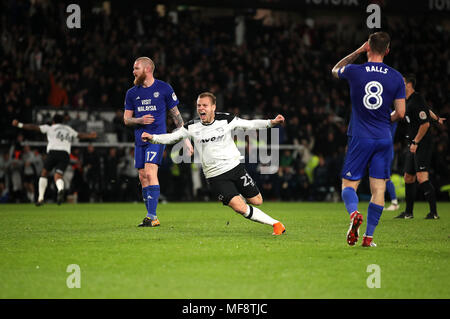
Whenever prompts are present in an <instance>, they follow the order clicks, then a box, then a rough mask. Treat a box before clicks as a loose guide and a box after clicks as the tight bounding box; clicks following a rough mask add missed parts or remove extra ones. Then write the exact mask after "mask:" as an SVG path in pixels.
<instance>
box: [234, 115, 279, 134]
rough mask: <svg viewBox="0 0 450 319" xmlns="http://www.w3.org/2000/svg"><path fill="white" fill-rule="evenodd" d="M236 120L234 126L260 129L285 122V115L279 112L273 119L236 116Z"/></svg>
mask: <svg viewBox="0 0 450 319" xmlns="http://www.w3.org/2000/svg"><path fill="white" fill-rule="evenodd" d="M233 121H234V128H242V129H246V130H248V129H260V128H269V127H274V126H275V125H278V124H281V123H283V122H284V117H283V115H280V114H278V115H277V117H275V118H274V119H273V120H244V119H241V118H236V119H234V120H233Z"/></svg>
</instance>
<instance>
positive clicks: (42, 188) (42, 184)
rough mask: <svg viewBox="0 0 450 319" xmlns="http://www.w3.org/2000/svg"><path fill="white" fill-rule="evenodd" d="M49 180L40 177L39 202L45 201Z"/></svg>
mask: <svg viewBox="0 0 450 319" xmlns="http://www.w3.org/2000/svg"><path fill="white" fill-rule="evenodd" d="M47 184H48V179H47V177H39V198H38V201H39V202H41V201H43V200H44V195H45V190H46V189H47Z"/></svg>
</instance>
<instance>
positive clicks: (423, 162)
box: [405, 143, 431, 175]
mask: <svg viewBox="0 0 450 319" xmlns="http://www.w3.org/2000/svg"><path fill="white" fill-rule="evenodd" d="M430 144H431V143H424V144H422V143H419V146H418V147H417V150H416V153H415V154H414V153H411V152H410V151H409V150H408V152H407V154H406V159H405V173H408V174H410V175H416V173H417V172H428V171H429V170H430V163H431V147H430V146H431V145H430Z"/></svg>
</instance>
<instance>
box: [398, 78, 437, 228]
mask: <svg viewBox="0 0 450 319" xmlns="http://www.w3.org/2000/svg"><path fill="white" fill-rule="evenodd" d="M404 80H405V86H406V114H405V121H406V125H407V134H408V135H407V136H406V138H407V139H408V146H409V152H407V155H406V160H405V174H404V179H405V196H406V209H405V211H404V212H402V213H401V214H400V215H398V216H397V217H396V218H404V219H410V218H413V217H414V215H413V207H414V199H415V197H416V177H417V181H418V182H419V188H420V189H421V190H422V191H423V193H424V195H425V199H426V200H427V201H428V203H429V205H430V212H429V213H428V215H427V216H426V217H425V218H426V219H438V218H439V215H438V213H437V209H436V193H435V190H434V187H433V185H432V184H431V182H430V180H429V174H428V171H429V168H430V162H431V153H432V141H431V134H430V122H431V120H434V121H436V122H438V123H439V124H443V123H444V121H445V118H440V117H438V116H436V114H434V113H433V111H431V110H430V109H429V107H428V106H427V104H426V102H425V99H424V98H423V97H422V96H421V95H420V94H419V93H418V92H416V91H415V86H416V77H415V76H414V75H412V74H410V75H406V76H405V77H404Z"/></svg>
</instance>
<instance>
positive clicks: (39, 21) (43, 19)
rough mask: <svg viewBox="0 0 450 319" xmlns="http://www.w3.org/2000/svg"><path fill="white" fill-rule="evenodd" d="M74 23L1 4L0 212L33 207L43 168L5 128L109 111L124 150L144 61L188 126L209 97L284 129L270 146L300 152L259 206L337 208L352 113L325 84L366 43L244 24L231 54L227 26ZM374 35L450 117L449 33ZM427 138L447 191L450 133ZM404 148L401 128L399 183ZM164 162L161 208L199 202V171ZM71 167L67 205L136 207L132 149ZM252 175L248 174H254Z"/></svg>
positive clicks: (434, 27) (341, 29) (27, 5)
mask: <svg viewBox="0 0 450 319" xmlns="http://www.w3.org/2000/svg"><path fill="white" fill-rule="evenodd" d="M82 10H83V11H82V12H83V20H82V27H81V28H80V29H68V28H67V26H66V23H65V19H66V16H67V14H66V13H65V6H64V5H63V4H57V3H53V2H50V1H33V2H30V1H12V2H7V1H1V7H0V11H1V23H2V34H1V45H0V55H1V56H2V57H3V58H2V61H1V62H0V63H1V66H0V67H1V73H0V92H1V93H0V105H2V109H3V112H2V113H3V116H2V117H1V118H0V132H1V134H0V135H1V142H2V147H1V157H0V196H1V199H0V200H1V201H2V202H21V201H34V198H35V194H34V193H35V191H34V190H35V189H36V181H37V176H38V175H39V171H40V168H41V167H42V161H43V158H44V157H45V152H44V150H45V149H44V148H43V147H31V148H30V146H26V145H24V144H23V143H22V142H23V141H43V140H44V139H45V136H43V135H42V136H39V135H36V134H30V133H29V132H24V131H18V130H17V129H16V128H14V127H12V126H11V122H12V120H13V119H18V120H20V121H21V122H24V123H36V121H37V119H36V113H35V112H34V111H35V110H37V109H40V108H45V109H51V110H59V111H61V112H62V113H67V112H68V111H70V110H83V111H87V112H90V113H101V112H106V111H112V112H115V113H116V116H115V118H114V120H113V125H112V126H111V127H112V132H113V133H115V134H117V140H118V141H119V142H132V141H133V134H130V133H131V132H130V131H129V129H127V128H125V126H124V125H123V123H122V113H121V112H122V110H123V100H124V96H125V92H126V90H127V89H128V88H130V87H131V86H132V81H133V76H132V62H133V61H134V60H135V58H136V57H138V56H142V55H146V56H149V57H151V58H152V59H153V60H154V61H155V63H156V71H155V77H156V78H160V79H161V80H164V81H167V82H168V83H170V84H171V85H172V87H173V88H174V90H175V92H176V94H177V96H178V98H179V100H180V101H181V104H180V106H179V108H180V111H181V112H182V114H183V118H184V119H185V121H186V120H188V119H191V118H193V117H195V100H196V97H197V95H198V94H199V93H200V92H203V91H211V92H213V93H214V94H215V95H216V96H217V106H218V110H220V111H226V112H232V113H236V114H237V115H239V116H242V117H244V118H245V117H248V116H250V115H251V117H252V118H258V117H259V118H263V117H264V118H268V117H273V116H275V115H276V114H278V113H280V114H283V115H284V116H285V118H286V119H287V122H286V123H285V124H283V126H282V127H281V129H280V144H286V145H297V146H301V147H300V148H299V149H298V150H295V149H292V150H289V149H288V150H282V151H280V168H279V170H278V173H276V174H273V175H267V174H263V175H259V174H253V175H254V176H255V179H256V181H257V183H258V185H259V188H260V190H261V192H262V195H263V196H264V197H265V198H267V199H274V200H275V199H281V200H337V198H338V197H339V196H338V195H337V194H339V192H340V187H341V186H340V176H339V175H340V169H341V166H342V162H343V158H344V155H345V145H346V140H347V137H346V130H347V124H348V121H349V116H350V111H351V106H350V105H349V103H350V98H349V96H348V89H347V87H346V84H345V83H344V81H336V80H334V79H333V78H332V77H331V73H330V70H331V67H332V66H333V65H334V64H335V63H336V62H337V61H338V59H339V58H340V57H342V56H343V55H344V54H345V53H346V52H347V51H349V50H351V49H352V48H356V47H358V46H359V45H360V44H361V43H363V42H364V41H365V40H366V38H367V36H368V34H369V30H367V29H364V28H359V27H357V26H350V25H347V24H345V23H342V22H341V23H335V22H333V23H321V24H318V23H316V24H314V23H311V22H310V21H307V20H305V19H299V20H298V21H297V22H295V23H294V22H292V21H290V20H288V21H289V22H286V23H276V24H274V25H266V24H265V23H263V20H258V19H254V18H253V17H252V15H248V16H247V17H246V18H245V41H243V42H242V43H237V41H236V38H237V37H238V35H237V33H239V32H241V31H239V29H238V28H236V21H235V18H234V17H220V18H217V19H210V18H208V17H206V16H202V18H201V19H200V18H199V16H198V15H201V14H202V13H201V12H191V11H182V12H178V13H177V14H176V15H173V14H165V15H161V14H159V13H158V12H157V11H156V10H155V8H152V7H151V6H148V7H147V9H146V10H135V11H133V12H131V13H130V14H129V15H122V14H121V10H120V8H119V9H115V8H114V6H113V7H112V10H107V9H103V10H84V9H83V8H82ZM341 20H342V21H344V19H341ZM148 26H151V28H149V27H148ZM384 29H385V30H386V31H388V32H389V33H391V35H392V43H391V46H392V47H395V50H392V54H389V55H388V56H387V58H386V63H387V64H389V65H391V66H393V67H394V68H396V69H397V70H399V71H400V72H402V73H415V74H416V76H417V83H418V84H417V90H418V91H419V92H421V93H422V94H423V95H424V96H425V97H426V99H427V102H428V103H429V106H430V107H431V108H432V110H433V111H434V112H435V113H436V114H438V115H440V116H441V117H447V118H448V116H449V115H450V101H449V96H448V92H449V85H450V82H449V81H448V78H449V74H450V57H449V50H448V48H447V47H446V43H448V42H449V31H448V29H445V27H444V26H443V25H442V26H441V25H439V24H438V23H436V21H432V20H430V19H429V18H425V16H424V17H422V16H417V17H409V18H408V17H398V18H396V19H391V20H390V21H389V23H388V24H387V26H386V27H384ZM362 62H363V61H362V60H357V61H356V62H355V63H362ZM49 120H50V119H48V118H47V119H44V120H43V122H44V121H45V122H47V121H49ZM66 120H67V122H68V124H70V125H72V126H73V127H74V128H75V129H80V126H82V125H83V123H80V122H79V121H77V119H75V118H70V117H69V116H68V115H67V118H66ZM38 124H40V123H38ZM171 128H173V125H170V123H169V129H171ZM432 135H433V166H432V169H431V171H430V172H431V179H432V180H433V183H434V185H436V188H437V190H439V188H440V187H441V186H443V185H447V184H450V167H449V166H450V155H449V150H448V147H449V139H448V124H447V125H446V126H441V127H438V126H437V125H433V126H432ZM405 145H406V141H405V138H404V129H403V127H402V125H401V124H400V125H399V129H398V131H397V134H396V137H395V158H394V163H393V172H394V173H397V174H400V175H402V174H403V166H402V163H403V162H402V161H403V158H404V152H405V151H406V147H405ZM169 152H170V148H168V149H167V152H166V153H165V157H164V158H165V160H164V163H163V165H162V167H161V171H160V181H161V190H162V193H163V194H164V195H165V198H167V200H192V199H201V198H202V197H203V196H207V195H208V194H207V192H206V191H205V189H206V185H205V182H204V179H203V177H202V176H201V174H198V170H199V169H198V166H196V165H190V164H179V165H177V164H174V163H173V162H172V161H171V159H170V156H169ZM71 159H72V162H71V166H70V168H69V169H68V172H66V175H67V177H66V178H68V179H69V183H68V184H66V185H70V189H69V192H68V194H69V196H72V197H78V200H79V201H116V200H120V201H131V200H132V201H138V200H140V198H139V196H141V195H140V191H139V189H138V182H139V180H138V177H137V172H136V170H135V169H134V166H133V156H132V149H129V148H125V147H123V148H122V147H113V146H111V147H106V148H104V147H102V148H100V147H93V146H92V145H91V146H89V147H87V148H81V147H73V148H72V154H71ZM259 169H260V168H259V167H258V165H255V166H254V167H253V166H252V167H249V171H250V172H253V173H257V172H258V170H259ZM199 181H200V182H199ZM180 183H182V185H186V186H187V187H185V190H184V194H182V195H180V194H175V191H174V190H175V185H179V184H180ZM366 189H367V187H366ZM49 191H50V192H51V191H52V188H49ZM53 191H54V188H53ZM361 191H362V192H364V187H363V188H362V190H361ZM367 193H368V191H367ZM75 194H76V195H75ZM437 196H438V199H439V200H448V198H449V197H448V193H445V192H439V191H437ZM50 197H51V196H50ZM75 200H76V198H75V199H74V201H75Z"/></svg>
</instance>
